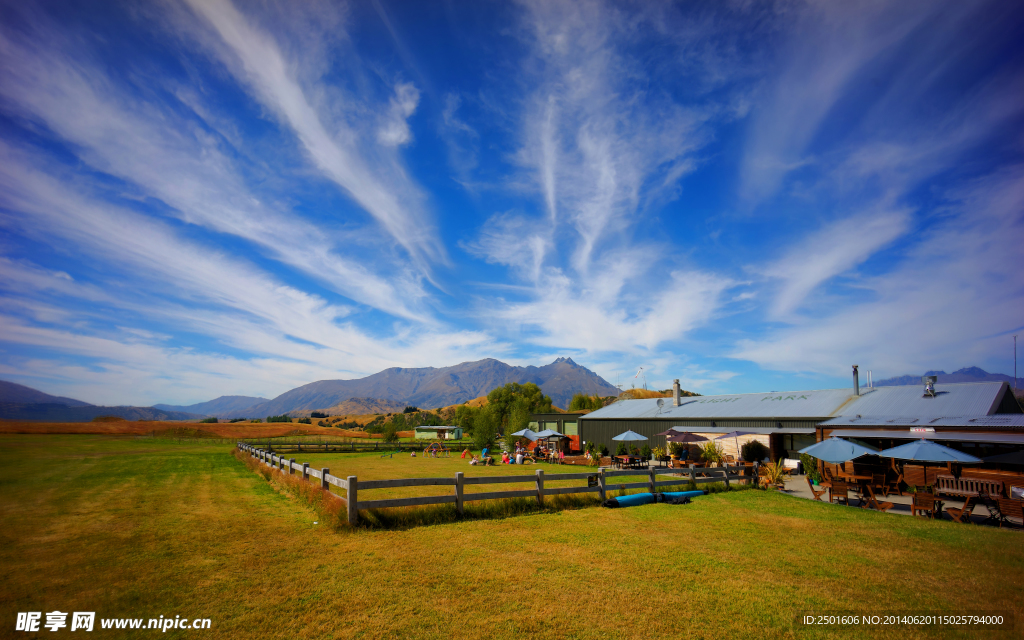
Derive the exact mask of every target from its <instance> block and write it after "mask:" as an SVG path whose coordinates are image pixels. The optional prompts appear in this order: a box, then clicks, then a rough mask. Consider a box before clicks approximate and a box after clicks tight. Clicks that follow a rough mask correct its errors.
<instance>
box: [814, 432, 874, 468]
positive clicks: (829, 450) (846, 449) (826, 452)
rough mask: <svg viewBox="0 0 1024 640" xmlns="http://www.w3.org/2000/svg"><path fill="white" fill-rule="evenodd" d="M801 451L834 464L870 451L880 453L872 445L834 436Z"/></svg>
mask: <svg viewBox="0 0 1024 640" xmlns="http://www.w3.org/2000/svg"><path fill="white" fill-rule="evenodd" d="M800 453H806V454H807V455H809V456H814V457H815V458H817V459H819V460H824V461H825V462H830V463H832V464H839V463H841V462H846V461H847V460H853V459H854V458H859V457H861V456H864V455H867V454H869V453H878V451H877V450H875V449H872V448H871V447H862V446H861V445H859V444H854V443H853V442H850V441H849V440H843V439H842V438H837V437H835V436H832V437H831V438H829V439H828V440H822V441H821V442H818V443H815V444H812V445H811V446H809V447H804V448H803V449H801V450H800Z"/></svg>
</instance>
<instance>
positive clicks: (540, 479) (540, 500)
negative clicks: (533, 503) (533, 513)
mask: <svg viewBox="0 0 1024 640" xmlns="http://www.w3.org/2000/svg"><path fill="white" fill-rule="evenodd" d="M537 504H539V505H540V506H542V507H543V506H544V470H543V469H537Z"/></svg>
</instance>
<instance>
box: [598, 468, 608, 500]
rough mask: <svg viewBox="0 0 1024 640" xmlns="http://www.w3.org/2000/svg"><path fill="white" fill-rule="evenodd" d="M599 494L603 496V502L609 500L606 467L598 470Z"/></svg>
mask: <svg viewBox="0 0 1024 640" xmlns="http://www.w3.org/2000/svg"><path fill="white" fill-rule="evenodd" d="M597 495H599V496H601V502H604V501H605V500H607V498H606V497H605V479H604V468H601V469H598V470H597Z"/></svg>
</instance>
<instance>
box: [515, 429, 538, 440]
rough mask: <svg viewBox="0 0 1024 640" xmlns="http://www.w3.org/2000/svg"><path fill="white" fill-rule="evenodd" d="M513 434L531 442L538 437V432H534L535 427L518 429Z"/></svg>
mask: <svg viewBox="0 0 1024 640" xmlns="http://www.w3.org/2000/svg"><path fill="white" fill-rule="evenodd" d="M512 435H514V436H516V437H517V438H526V439H527V440H529V441H530V442H533V441H534V440H536V439H537V434H536V433H534V431H533V429H523V430H522V431H516V432H515V433H513V434H512Z"/></svg>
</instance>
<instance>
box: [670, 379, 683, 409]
mask: <svg viewBox="0 0 1024 640" xmlns="http://www.w3.org/2000/svg"><path fill="white" fill-rule="evenodd" d="M681 403H682V400H681V394H680V393H679V378H676V379H675V380H673V381H672V406H673V407H678V406H679V405H680V404H681Z"/></svg>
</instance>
